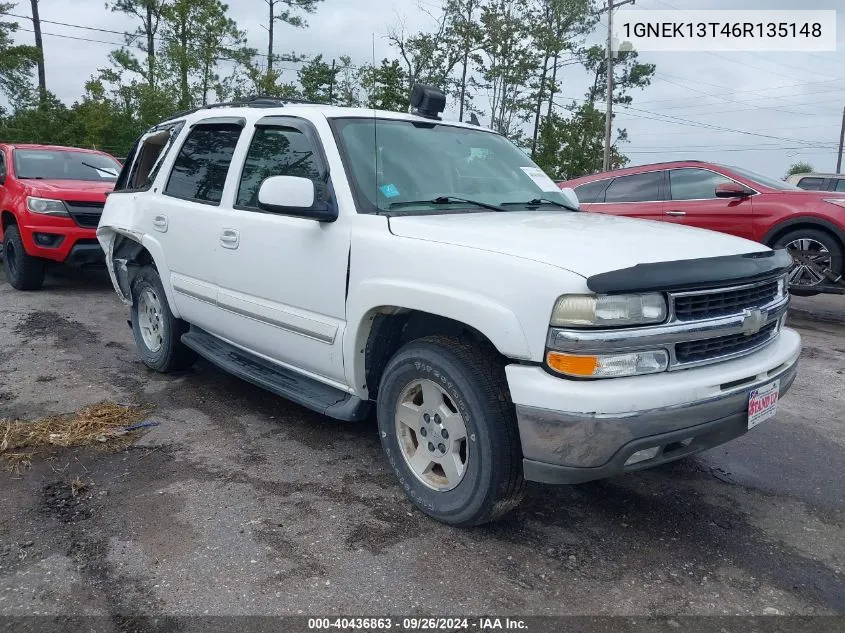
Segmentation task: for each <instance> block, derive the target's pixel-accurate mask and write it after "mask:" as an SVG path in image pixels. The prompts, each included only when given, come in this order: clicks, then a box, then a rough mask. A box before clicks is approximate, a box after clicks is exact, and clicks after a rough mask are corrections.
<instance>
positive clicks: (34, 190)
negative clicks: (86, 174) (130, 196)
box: [19, 178, 114, 202]
mask: <svg viewBox="0 0 845 633" xmlns="http://www.w3.org/2000/svg"><path fill="white" fill-rule="evenodd" d="M19 182H23V183H26V187H27V189H28V192H29V195H31V196H43V197H45V198H56V199H57V200H84V201H90V202H103V201H104V200H105V199H106V194H107V193H108V192H109V191H111V190H112V189H114V182H100V181H96V180H39V179H36V178H28V179H25V180H21V181H19Z"/></svg>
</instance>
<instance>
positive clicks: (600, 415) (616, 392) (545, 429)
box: [506, 328, 801, 484]
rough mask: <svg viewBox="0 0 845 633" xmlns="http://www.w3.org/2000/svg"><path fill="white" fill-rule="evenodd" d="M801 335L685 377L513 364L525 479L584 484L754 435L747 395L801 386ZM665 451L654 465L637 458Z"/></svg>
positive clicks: (787, 335)
mask: <svg viewBox="0 0 845 633" xmlns="http://www.w3.org/2000/svg"><path fill="white" fill-rule="evenodd" d="M800 351H801V339H800V336H799V335H798V334H797V333H796V332H794V331H793V330H790V329H788V328H784V329H783V330H782V331H781V333H780V336H778V338H777V339H776V340H775V341H773V342H772V343H771V344H770V345H769V346H768V347H766V348H764V349H762V350H759V351H757V352H755V353H753V354H750V355H748V356H745V357H743V358H740V359H736V360H732V361H726V362H724V363H718V364H716V365H710V366H708V367H703V368H698V369H688V370H685V371H679V372H670V373H663V374H653V375H650V376H637V377H632V378H619V379H611V380H597V381H573V380H565V379H562V378H558V377H555V376H551V375H549V374H547V373H546V372H545V371H543V370H542V369H541V368H538V367H527V366H519V365H510V366H508V368H507V370H506V371H507V375H508V383H509V387H510V390H511V396H512V399H513V401H514V403H515V405H516V413H517V420H518V423H519V432H520V438H521V441H522V450H523V455H524V460H523V467H524V472H525V478H526V479H528V480H531V481H540V482H545V483H569V484H572V483H580V482H584V481H590V480H593V479H602V478H605V477H610V476H612V475H616V474H618V473H622V472H628V471H633V470H639V469H642V468H648V467H651V466H656V465H658V464H661V463H665V462H668V461H672V460H675V459H678V458H681V457H684V456H685V455H689V454H692V453H696V452H698V451H702V450H705V449H707V448H712V447H714V446H718V445H720V444H723V443H725V442H727V441H729V440H732V439H734V438H736V437H739V436H740V435H742V434H744V433H745V432H746V431H747V425H748V412H747V409H748V394H749V391H751V390H752V389H755V388H757V387H760V386H762V385H765V384H768V383H770V382H773V381H774V380H780V395H784V394H785V393H786V392H787V391H788V390H789V388H790V386H791V385H792V383H793V381H794V380H795V377H796V374H797V371H798V356H799V354H800ZM653 447H659V451H658V453H657V455H656V456H655V457H653V458H651V459H648V460H646V461H641V462H637V463H633V464H628V465H626V461H627V460H628V459H629V458H630V457H631V456H632V455H633V454H634V453H636V452H638V451H641V450H645V449H649V448H653Z"/></svg>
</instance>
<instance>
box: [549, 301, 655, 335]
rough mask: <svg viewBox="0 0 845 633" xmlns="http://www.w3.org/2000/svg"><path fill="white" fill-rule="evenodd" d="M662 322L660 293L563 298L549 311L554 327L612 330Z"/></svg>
mask: <svg viewBox="0 0 845 633" xmlns="http://www.w3.org/2000/svg"><path fill="white" fill-rule="evenodd" d="M665 320H666V300H665V299H664V298H663V295H661V294H656V293H655V294H642V295H563V296H562V297H561V298H560V299H558V300H557V303H556V304H555V308H554V310H553V311H552V325H553V326H558V327H566V326H575V327H613V326H620V325H645V324H647V323H660V322H662V321H665Z"/></svg>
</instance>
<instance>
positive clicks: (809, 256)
mask: <svg viewBox="0 0 845 633" xmlns="http://www.w3.org/2000/svg"><path fill="white" fill-rule="evenodd" d="M773 247H774V248H785V249H786V250H787V251H788V252H789V254H790V255H792V256H793V257H795V256H799V257H800V258H801V259H800V260H799V259H796V260H795V265H794V266H793V267H792V270H790V271H789V291H790V292H791V293H792V294H794V295H796V296H799V297H811V296H813V295H817V294H819V290H818V289H819V287H821V286H823V285H826V284H828V283H829V282H830V280H829V279H828V278H827V277H826V276H825V275H824V274H823V273H822V272H821V270H822V269H824V268H829V269H831V270H832V271H833V273H834V274H835V275H841V274H842V272H843V270H842V269H843V253H842V247H841V246H840V245H839V242H838V241H837V240H836V238H834V237H833V236H832V235H830V234H829V233H827V232H825V231H820V230H818V229H796V230H795V231H790V232H789V233H787V234H785V235H783V236H782V237H780V238H778V240H777V241H776V242H775V243H774V245H773ZM808 264H812V266H810V265H808Z"/></svg>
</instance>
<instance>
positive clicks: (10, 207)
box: [0, 143, 121, 290]
mask: <svg viewBox="0 0 845 633" xmlns="http://www.w3.org/2000/svg"><path fill="white" fill-rule="evenodd" d="M120 168H121V165H120V163H119V162H117V160H116V159H115V158H114V157H112V156H110V155H108V154H105V153H103V152H98V151H94V150H85V149H78V148H74V147H56V146H50V145H19V144H4V143H0V236H2V239H3V260H4V263H5V269H6V279H7V280H8V281H9V283H10V284H11V285H12V287H14V288H17V289H18V290H37V289H38V288H40V287H41V284H42V283H43V281H44V270H45V267H46V265H47V264H48V263H49V262H58V263H66V264H71V265H84V264H96V263H98V262H101V261H102V260H103V251H102V249H101V248H100V245H99V243H98V242H97V236H96V231H97V224H99V222H100V214H101V213H102V211H103V205H104V204H105V201H106V194H107V193H108V192H109V191H111V190H112V189H113V188H114V184H115V181H116V180H117V176H118V173H119V172H120Z"/></svg>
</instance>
